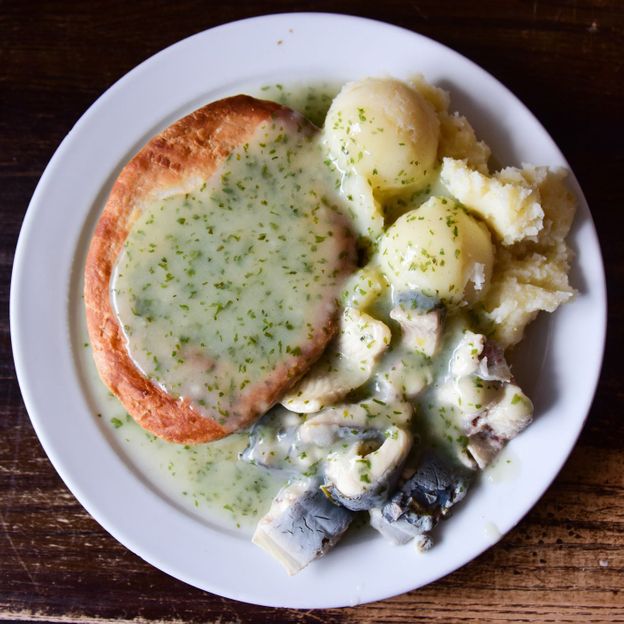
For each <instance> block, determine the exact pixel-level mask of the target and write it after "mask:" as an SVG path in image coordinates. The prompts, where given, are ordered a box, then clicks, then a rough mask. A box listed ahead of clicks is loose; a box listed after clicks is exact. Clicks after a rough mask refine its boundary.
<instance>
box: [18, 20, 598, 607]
mask: <svg viewBox="0 0 624 624" xmlns="http://www.w3.org/2000/svg"><path fill="white" fill-rule="evenodd" d="M68 71H69V69H68ZM416 72H421V73H423V74H424V75H425V76H426V77H427V78H428V79H429V80H430V81H433V82H434V83H436V84H438V85H441V86H443V87H445V88H447V89H448V90H450V91H451V93H452V106H453V107H454V108H456V109H459V110H460V111H461V112H462V113H464V114H466V115H467V116H468V118H469V119H470V121H471V122H472V123H473V124H474V126H475V127H476V129H477V133H478V134H479V135H480V136H481V137H482V138H483V139H485V140H486V141H487V142H488V143H489V144H490V146H491V147H492V149H493V152H494V153H495V154H496V155H497V157H498V159H499V160H500V162H503V163H505V164H519V163H520V162H521V161H527V162H532V163H535V164H547V165H562V166H564V167H567V166H568V165H567V163H566V161H565V159H564V157H563V156H562V154H561V152H560V151H559V150H558V148H557V146H556V145H555V144H554V142H553V141H552V139H551V138H550V137H549V135H548V134H547V132H546V131H545V130H544V128H543V127H542V126H541V125H540V124H539V122H538V121H537V120H536V119H535V117H533V115H532V114H531V113H530V112H529V111H528V110H527V109H526V108H525V107H524V106H523V105H522V103H520V102H519V101H518V100H517V99H516V98H515V97H514V96H513V95H512V94H511V93H510V92H509V91H508V90H507V89H506V88H505V87H503V86H502V85H501V84H500V83H499V82H497V81H496V80H495V79H494V78H493V77H492V76H490V75H489V74H487V73H486V72H485V71H483V70H482V69H480V68H479V67H477V66H476V65H474V64H473V63H472V62H470V61H468V60H467V59H465V58H464V57H462V56H460V55H459V54H457V53H456V52H453V51H452V50H449V49H448V48H446V47H444V46H442V45H440V44H438V43H436V42H434V41H431V40H429V39H427V38H425V37H422V36H420V35H417V34H414V33H412V32H409V31H406V30H402V29H400V28H396V27H393V26H389V25H386V24H382V23H378V22H373V21H369V20H364V19H359V18H353V17H346V16H340V15H326V14H292V15H273V16H266V17H260V18H254V19H250V20H244V21H241V22H236V23H233V24H227V25H225V26H221V27H219V28H214V29H212V30H209V31H206V32H203V33H200V34H198V35H195V36H193V37H190V38H189V39H186V40H184V41H181V42H180V43H177V44H176V45H174V46H172V47H170V48H168V49H166V50H165V51H163V52H161V53H159V54H157V55H156V56H154V57H152V58H151V59H149V60H148V61H146V62H145V63H143V64H142V65H140V66H139V67H137V68H136V69H134V70H133V71H131V72H130V73H129V74H128V75H127V76H125V77H124V78H123V79H121V80H120V81H119V82H118V83H117V84H115V85H114V86H113V87H111V88H110V89H109V90H108V91H107V92H106V93H105V94H104V95H103V96H102V97H100V98H99V99H98V100H97V102H95V104H94V105H93V106H92V107H91V108H90V109H89V110H88V111H87V112H86V113H85V115H84V116H83V117H82V118H81V119H80V121H79V122H78V123H77V124H76V126H75V127H74V128H73V129H72V131H71V132H70V133H69V135H68V136H67V137H66V138H65V140H64V141H63V143H62V144H61V146H60V147H59V149H58V150H57V152H56V154H55V155H54V157H53V158H52V160H51V161H50V164H49V165H48V167H47V169H46V171H45V173H44V175H43V176H42V178H41V181H40V183H39V185H38V187H37V190H36V191H35V194H34V196H33V198H32V201H31V204H30V206H29V208H28V212H27V215H26V218H25V220H24V224H23V228H22V232H21V236H20V240H19V244H18V247H17V252H16V257H15V265H14V272H13V282H12V288H11V329H12V339H13V349H14V357H15V364H16V369H17V373H18V378H19V381H20V385H21V389H22V393H23V397H24V401H25V403H26V407H27V408H28V412H29V414H30V417H31V419H32V422H33V426H34V427H35V430H36V432H37V434H38V436H39V438H40V440H41V443H42V444H43V446H44V448H45V450H46V452H47V454H48V456H49V457H50V460H51V461H52V463H53V464H54V466H55V468H56V469H57V471H58V472H59V474H60V475H61V477H62V478H63V480H64V481H65V483H66V484H67V486H68V487H69V488H70V490H71V491H72V492H73V493H74V495H75V496H76V497H77V498H78V500H79V501H80V502H81V503H82V504H83V505H84V507H85V508H86V509H87V510H88V511H89V513H90V514H91V515H92V516H93V517H94V518H95V519H96V520H97V521H98V522H99V523H100V524H101V525H102V526H103V527H104V528H105V529H106V530H108V531H109V532H110V533H111V534H112V535H113V536H114V537H115V538H117V539H118V540H119V541H120V542H122V543H123V544H124V545H125V546H127V547H128V548H129V549H130V550H132V551H133V552H135V553H137V554H138V555H139V556H141V557H142V558H143V559H145V560H146V561H148V562H150V563H151V564H153V565H155V566H156V567H158V568H160V569H161V570H164V571H165V572H167V573H169V574H171V575H172V576H174V577H176V578H178V579H181V580H183V581H185V582H187V583H190V584H191V585H194V586H196V587H200V588H203V589H205V590H208V591H210V592H213V593H216V594H220V595H222V596H227V597H229V598H234V599H237V600H243V601H246V602H252V603H257V604H262V605H271V606H284V607H336V606H342V605H353V604H357V603H360V602H365V601H371V600H378V599H382V598H386V597H388V596H392V595H395V594H398V593H401V592H404V591H407V590H410V589H413V588H416V587H420V586H422V585H425V584H426V583H430V582H431V581H434V580H436V579H438V578H440V577H441V576H443V575H445V574H448V573H449V572H451V571H453V570H455V569H456V568H458V567H459V566H461V565H463V564H464V563H466V562H468V561H470V560H471V559H472V558H473V557H475V556H477V555H478V554H479V553H481V552H483V551H484V550H485V549H486V548H488V546H490V545H491V544H492V543H494V542H495V541H497V540H498V539H499V538H500V536H501V535H502V534H504V533H506V532H507V531H509V529H511V528H512V527H513V526H514V525H515V524H516V523H517V522H518V521H519V520H520V518H522V516H523V515H524V514H525V513H526V512H527V511H528V510H529V509H530V508H531V506H532V505H533V504H534V503H535V502H536V501H537V499H538V498H539V497H540V496H541V495H542V493H543V492H544V490H545V489H546V488H547V487H548V485H549V484H550V483H551V482H552V480H553V479H554V477H555V475H556V474H557V472H558V471H559V469H560V468H561V466H562V464H563V462H564V461H565V459H566V458H567V456H568V454H569V452H570V450H571V449H572V446H573V445H574V442H575V441H576V439H577V437H578V434H579V432H580V430H581V427H582V425H583V422H584V420H585V417H586V415H587V412H588V410H589V407H590V404H591V401H592V397H593V394H594V390H595V387H596V383H597V378H598V374H599V371H600V365H601V359H602V353H603V345H604V336H605V325H606V320H605V319H606V300H605V285H604V271H603V266H602V260H601V256H600V249H599V246H598V242H597V238H596V232H595V230H594V226H593V223H592V220H591V216H590V214H589V210H588V208H587V205H586V202H585V200H584V198H583V195H582V192H581V190H580V188H579V187H578V184H577V183H576V181H575V180H574V178H573V176H572V180H571V183H572V186H573V188H574V190H575V191H576V194H577V197H578V198H579V202H580V208H579V211H578V216H577V219H576V223H575V226H574V230H573V234H572V237H571V240H572V243H573V245H574V247H575V249H576V251H577V254H578V255H577V259H576V262H575V267H574V270H573V274H572V281H573V283H574V284H575V285H576V286H577V287H578V288H579V290H580V295H579V296H578V297H577V299H576V300H575V301H574V302H573V303H571V304H569V305H567V306H564V308H562V309H561V310H559V311H558V312H557V313H556V314H555V315H554V316H553V317H552V318H551V319H550V318H546V317H545V316H544V317H543V318H541V319H540V320H539V321H538V322H537V323H536V326H535V327H533V328H531V331H530V332H529V336H528V338H527V341H526V343H525V345H524V347H523V349H522V350H521V351H520V353H519V354H518V355H519V357H518V361H517V363H516V366H517V368H516V370H517V371H519V373H518V374H519V377H520V381H521V382H522V383H523V384H524V385H525V387H526V389H527V390H528V392H529V394H530V395H531V396H532V397H533V399H534V401H535V404H536V414H537V418H536V421H535V422H534V424H533V425H532V426H531V427H530V428H529V429H528V430H527V431H526V432H524V433H523V434H522V435H521V436H520V437H519V438H517V439H516V440H514V441H513V443H512V444H511V445H510V450H509V453H511V454H512V456H513V457H514V465H515V470H514V471H513V474H511V475H508V476H507V478H503V479H497V478H495V475H494V478H492V479H482V482H481V484H480V485H479V486H478V487H476V488H475V489H474V490H473V491H472V492H471V493H470V495H469V496H468V498H467V500H466V501H465V504H462V506H461V508H459V509H458V511H457V513H456V514H455V515H454V517H453V518H451V519H450V520H448V521H446V522H444V523H442V525H441V528H440V530H439V531H438V535H437V541H438V543H437V544H436V545H435V547H434V548H433V549H432V550H431V551H430V552H429V553H427V554H425V555H419V554H418V553H416V552H415V551H414V549H413V548H412V547H410V546H407V547H392V546H390V545H389V544H387V543H386V542H385V541H384V540H383V539H381V538H380V537H373V536H371V537H370V538H356V539H351V540H347V542H346V543H345V544H341V545H340V546H339V547H338V548H337V549H336V550H335V551H334V552H332V553H330V554H329V555H328V556H327V557H326V558H325V559H323V560H321V561H318V562H315V563H314V564H312V565H310V566H309V567H308V568H307V569H306V570H304V571H303V572H302V573H301V574H299V575H298V576H296V577H294V578H288V577H287V576H286V575H285V573H284V572H283V570H282V569H281V568H280V567H279V566H278V564H276V563H275V562H273V561H272V560H271V559H270V558H268V557H267V555H266V554H265V553H264V552H263V551H261V550H260V549H258V548H256V547H255V546H253V545H251V544H250V543H249V542H248V541H247V540H245V539H242V538H240V537H237V536H235V535H232V534H231V533H229V532H226V531H220V530H219V529H217V528H214V527H211V526H207V524H206V523H203V522H201V521H200V520H199V519H197V518H196V517H193V516H191V515H189V514H186V513H184V512H183V511H181V510H180V509H179V508H178V507H176V506H175V505H172V504H171V503H170V502H168V500H167V498H166V497H164V496H162V495H161V494H159V492H158V491H157V490H154V489H152V488H150V487H147V486H146V485H145V482H144V480H143V479H142V478H141V476H140V475H139V474H136V472H135V471H134V470H131V469H130V468H129V467H128V465H127V463H126V462H125V461H124V458H123V456H121V455H120V454H119V453H118V452H117V451H116V450H115V448H114V446H113V445H111V444H110V443H109V440H108V438H107V437H106V436H105V435H103V430H102V428H101V426H100V423H98V422H97V418H95V417H94V415H93V411H92V409H91V408H90V397H89V396H88V391H87V390H86V389H85V388H84V387H83V386H81V384H80V381H79V371H78V367H77V365H76V362H77V361H78V359H77V353H76V350H77V349H78V348H80V344H79V337H77V334H76V327H75V325H76V320H75V319H74V318H73V315H72V314H71V313H70V309H71V306H72V305H73V304H75V303H76V297H78V294H77V293H78V292H79V291H78V289H77V287H76V284H77V283H78V281H79V277H80V273H81V270H82V267H81V261H82V258H83V253H84V248H85V244H86V241H87V240H88V237H89V233H90V230H91V228H92V227H93V223H94V221H95V219H96V217H97V214H98V212H99V210H100V208H101V206H102V204H103V201H104V200H105V198H106V196H107V193H108V191H109V189H110V186H111V184H112V181H113V180H114V179H115V177H116V175H117V174H118V172H119V170H120V169H121V167H122V166H123V164H124V163H125V162H126V161H127V160H128V159H129V157H130V156H131V155H132V154H133V153H134V152H135V151H136V150H137V149H138V148H139V147H140V146H141V145H142V144H143V143H144V142H145V141H146V140H147V139H148V138H149V137H150V136H151V135H153V134H154V133H156V132H158V131H159V130H161V129H162V128H164V127H165V126H166V125H168V124H170V123H171V122H172V121H173V120H175V119H176V118H178V117H180V116H182V115H183V114H185V113H187V112H189V111H190V110H192V109H194V108H196V107H198V106H200V105H201V104H204V103H206V102H209V101H211V100H214V99H217V98H218V97H220V96H223V95H225V94H232V93H236V92H240V91H244V90H246V89H250V88H252V87H253V88H257V87H259V86H260V85H262V84H267V83H275V82H289V81H291V82H292V81H306V80H310V81H313V80H314V81H318V80H329V81H346V80H349V79H357V78H361V77H364V76H367V75H375V76H379V75H393V76H396V77H399V78H407V77H409V76H411V75H413V74H414V73H416ZM570 131H573V129H570Z"/></svg>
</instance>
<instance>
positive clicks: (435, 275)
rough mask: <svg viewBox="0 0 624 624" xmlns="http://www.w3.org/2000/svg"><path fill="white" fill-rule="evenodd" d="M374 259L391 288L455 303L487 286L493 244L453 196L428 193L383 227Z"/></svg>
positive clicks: (477, 294) (476, 295)
mask: <svg viewBox="0 0 624 624" xmlns="http://www.w3.org/2000/svg"><path fill="white" fill-rule="evenodd" d="M379 263H380V266H381V268H382V270H383V271H384V273H385V274H386V276H387V278H388V280H389V281H390V283H391V284H392V286H393V288H394V289H395V291H397V292H405V291H414V290H415V291H418V292H422V293H424V294H426V295H428V296H433V297H436V298H439V299H441V300H443V301H444V302H445V303H447V304H455V305H460V304H462V303H474V302H475V301H477V300H479V299H480V298H481V296H482V295H483V294H485V292H486V291H487V288H488V286H489V282H490V277H491V275H492V266H493V264H494V247H493V245H492V241H491V238H490V233H489V231H488V229H487V227H486V226H485V225H484V224H483V223H480V222H479V221H477V220H476V219H475V218H473V217H471V216H470V215H469V214H467V213H466V212H465V211H464V210H463V209H462V208H461V207H460V206H459V205H458V204H457V203H455V202H454V201H453V200H451V199H447V198H442V197H432V198H430V199H429V200H427V201H426V202H425V203H424V204H422V205H421V206H420V207H419V208H417V209H415V210H411V211H410V212H407V213H406V214H404V215H403V216H402V217H400V218H399V219H397V221H395V223H394V224H393V225H392V226H391V227H390V228H388V231H387V232H386V234H385V235H384V236H383V237H382V239H381V242H380V246H379Z"/></svg>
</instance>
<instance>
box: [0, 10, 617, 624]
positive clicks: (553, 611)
mask: <svg viewBox="0 0 624 624" xmlns="http://www.w3.org/2000/svg"><path fill="white" fill-rule="evenodd" d="M312 9H313V10H319V11H334V12H344V13H352V14H360V15H365V16H369V17H373V18H376V19H382V20H386V21H389V22H391V23H394V24H398V25H401V26H404V27H406V28H409V29H412V30H414V31H417V32H421V33H423V34H425V35H428V36H430V37H433V38H434V39H437V40H438V41H441V42H443V43H445V44H447V45H449V46H451V47H453V48H455V49H457V50H458V51H459V52H461V53H463V54H465V55H466V56H468V57H470V58H472V59H473V60H475V61H476V62H477V63H479V64H480V65H482V66H483V67H485V69H487V70H488V71H490V72H491V73H493V74H494V75H495V76H497V77H498V78H499V79H501V80H502V81H503V82H504V83H505V84H506V85H507V86H509V87H510V88H511V89H512V90H513V91H514V92H515V93H516V94H517V95H519V96H520V98H521V99H523V101H524V102H525V103H526V104H527V105H528V106H529V108H531V109H532V110H533V111H534V112H535V113H536V114H537V116H538V117H539V118H540V120H541V121H542V122H543V123H544V124H545V125H546V127H547V128H548V129H549V131H550V132H551V134H552V135H553V138H554V139H555V141H556V142H557V143H558V144H559V145H560V147H561V148H562V150H563V152H564V153H565V154H566V156H567V157H568V159H569V160H570V162H571V165H572V167H573V168H574V170H575V172H576V174H577V176H578V178H579V180H580V182H581V185H582V186H583V189H584V191H585V193H586V195H587V199H588V201H589V204H590V206H591V208H592V212H593V215H594V219H595V221H596V226H597V228H598V232H599V236H600V238H601V242H602V245H603V250H604V257H605V263H606V268H607V276H608V287H609V336H608V342H607V350H606V356H605V362H604V367H603V373H602V377H601V381H600V384H599V388H598V393H597V395H596V399H595V401H594V405H593V407H592V410H591V413H590V415H589V419H588V422H587V425H586V427H585V429H584V431H583V434H582V436H581V439H580V441H579V443H578V445H577V447H576V448H575V450H574V451H573V453H572V456H571V457H570V459H569V461H568V463H567V464H566V467H565V468H564V470H563V471H562V473H561V474H560V475H559V477H558V478H557V480H556V481H555V483H554V484H553V486H552V487H551V488H550V489H549V490H548V492H547V493H546V494H545V496H544V497H543V498H542V500H540V501H539V502H538V504H537V505H536V506H535V508H534V509H533V510H532V511H531V512H530V513H529V514H528V515H527V517H526V518H525V519H524V520H523V521H522V522H521V523H520V524H519V525H518V526H517V527H516V528H515V529H514V530H513V531H511V532H510V533H509V534H508V535H507V536H506V537H505V538H504V539H503V540H502V541H501V542H500V543H499V544H498V545H497V546H495V547H494V548H492V549H490V550H489V551H488V552H486V553H485V554H483V555H482V556H481V557H479V558H478V559H477V560H475V561H473V562H472V563H470V564H469V565H467V566H465V567H464V568H462V569H460V570H458V571H457V572H455V573H454V574H451V575H449V576H448V577H446V578H444V579H442V580H441V581H439V582H437V583H435V584H433V585H430V586H428V587H426V588H423V589H421V590H418V591H414V592H410V593H408V594H404V595H402V596H398V597H396V598H393V599H390V600H386V601H383V602H377V603H372V604H368V605H362V606H360V607H356V608H348V609H333V610H322V611H310V612H305V611H294V610H277V609H270V608H263V607H255V606H251V605H245V604H242V603H238V602H234V601H231V600H227V599H223V598H220V597H217V596H213V595H211V594H208V593H206V592H202V591H199V590H196V589H194V588H191V587H189V586H186V585H184V584H182V583H180V582H178V581H175V580H173V579H171V578H170V577H168V576H166V575H165V574H163V573H161V572H159V571H158V570H156V569H154V568H152V567H151V566H149V565H147V564H146V563H144V562H142V561H141V560H140V559H139V558H138V557H136V556H135V555H133V554H132V553H130V552H129V551H127V550H126V549H125V548H124V547H122V546H121V545H120V544H118V543H117V542H116V541H115V540H114V539H113V538H112V537H110V536H109V535H108V534H107V533H106V532H105V531H104V530H103V529H102V528H100V527H99V525H97V524H96V523H95V522H94V521H93V520H92V519H91V518H90V517H89V516H88V514H87V513H86V512H85V511H84V510H83V509H82V507H81V506H80V505H79V504H78V503H77V502H76V501H75V499H74V498H73V496H72V495H71V494H70V493H69V492H68V490H67V489H66V488H65V486H64V485H63V483H62V482H61V481H60V479H59V477H58V476H57V475H56V473H55V471H54V469H53V468H52V467H51V465H50V463H49V462H48V460H47V458H46V457H45V454H44V453H43V450H42V449H41V447H40V445H39V443H38V441H37V439H36V436H35V434H34V432H33V430H32V427H31V425H30V423H29V420H28V416H27V414H26V411H25V409H24V407H23V404H22V402H21V398H20V394H19V388H18V386H17V382H16V379H15V373H14V370H13V362H12V357H11V353H10V337H9V326H8V296H9V281H10V272H11V264H12V258H13V250H14V246H15V242H16V240H17V236H18V232H19V228H20V225H21V221H22V218H23V215H24V212H25V210H26V207H27V204H28V201H29V199H30V196H31V195H32V192H33V191H34V188H35V186H36V184H37V181H38V179H39V177H40V175H41V173H42V171H43V169H44V167H45V165H46V163H47V161H48V160H49V158H50V157H51V155H52V153H53V152H54V150H55V148H56V147H57V146H58V143H59V142H60V140H61V139H62V138H63V136H64V135H65V134H66V133H67V132H68V131H69V130H70V128H71V127H72V125H73V124H74V123H75V121H76V120H77V119H78V117H79V116H80V115H81V114H82V112H84V110H85V109H86V108H87V107H88V106H89V105H90V104H91V103H92V102H93V101H94V100H95V98H96V97H97V96H98V95H99V94H101V93H102V92H103V91H104V90H105V89H106V88H107V87H108V86H110V85H111V84H112V83H113V82H114V81H115V80H117V79H118V78H119V77H121V76H122V75H123V74H124V73H126V72H127V71H128V70H129V69H131V68H132V67H133V66H135V65H136V64H137V63H138V62H140V61H142V60H144V59H145V58H147V57H149V56H150V55H151V54H153V53H155V52H157V51H158V50H160V49H162V48H163V47H165V46H167V45H169V44H171V43H174V42H175V41H177V40H179V39H180V38H182V37H185V36H188V35H191V34H193V33H195V32H199V31H201V30H204V29H205V28H208V27H210V26H214V25H217V24H220V23H223V22H226V21H230V20H233V19H239V18H243V17H249V16H252V15H258V14H264V13H272V12H280V11H290V10H312ZM0 33H2V40H1V41H2V43H1V44H0V46H1V47H0V97H1V100H0V101H1V110H2V114H1V115H0V211H1V220H0V310H1V314H0V620H13V621H16V620H23V621H50V622H52V621H54V622H102V621H108V620H116V621H120V622H126V621H127V622H210V623H217V622H218V623H220V624H226V623H231V622H232V623H233V622H236V623H246V622H254V623H260V624H262V623H269V622H271V623H274V622H301V623H304V622H305V623H313V622H323V623H328V624H334V623H336V624H339V623H340V624H345V623H366V624H367V623H372V622H380V623H398V622H445V623H447V622H449V623H450V622H624V476H623V474H624V473H623V468H622V466H623V464H624V419H623V418H622V408H623V405H624V400H623V399H624V386H623V384H622V378H623V376H624V365H623V364H622V358H621V357H620V354H619V350H620V349H621V347H622V345H623V344H624V331H623V329H622V328H623V327H624V300H623V297H622V292H623V291H624V245H622V243H621V238H622V232H624V210H623V209H622V206H623V205H624V192H623V191H622V183H621V178H622V171H623V170H624V167H623V165H624V156H623V154H624V150H622V138H621V127H622V125H621V115H622V111H624V90H623V89H622V83H623V82H624V72H623V66H624V55H623V53H622V52H623V49H624V4H623V3H622V2H620V1H619V0H595V1H592V2H590V1H576V2H575V1H572V0H570V1H563V0H561V1H555V0H551V1H549V2H521V1H510V2H499V1H496V0H484V1H482V2H479V3H475V2H472V1H470V2H468V1H462V2H439V1H436V0H428V1H418V2H417V1H411V2H399V1H398V0H387V1H385V2H383V3H377V2H373V1H372V0H359V1H358V2H355V1H340V2H336V1H333V2H328V1H326V0H323V1H320V2H316V3H293V2H287V1H286V0H273V1H255V2H239V3H216V2H200V1H188V0H187V1H182V2H176V3H158V2H151V1H148V0H139V1H136V2H132V3H129V2H126V1H124V2H122V1H120V0H119V1H114V2H103V1H101V2H88V3H71V2H63V1H57V2H29V3H21V2H17V1H16V2H6V1H5V2H0ZM580 252H581V253H582V250H580Z"/></svg>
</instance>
